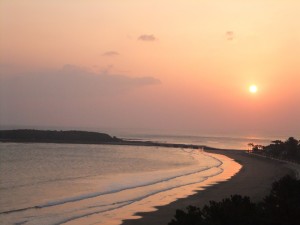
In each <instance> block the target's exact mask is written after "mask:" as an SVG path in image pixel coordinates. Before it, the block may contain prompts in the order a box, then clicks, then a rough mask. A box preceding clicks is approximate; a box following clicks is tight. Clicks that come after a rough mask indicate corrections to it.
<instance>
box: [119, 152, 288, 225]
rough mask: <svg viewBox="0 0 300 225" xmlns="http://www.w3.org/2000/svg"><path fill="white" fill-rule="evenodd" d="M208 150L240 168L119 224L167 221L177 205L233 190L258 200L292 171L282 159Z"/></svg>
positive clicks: (147, 224)
mask: <svg viewBox="0 0 300 225" xmlns="http://www.w3.org/2000/svg"><path fill="white" fill-rule="evenodd" d="M207 152H211V153H217V154H222V155H226V156H228V157H230V158H232V159H234V160H236V161H237V162H238V163H240V164H241V165H243V168H242V169H241V170H240V172H239V173H238V174H237V175H235V176H234V177H232V178H231V179H230V180H229V181H225V182H222V183H219V184H217V185H213V186H209V187H207V188H206V189H205V190H202V191H198V192H197V193H196V194H194V195H191V196H189V197H187V198H184V199H178V200H177V201H175V202H172V203H170V204H168V205H165V206H159V207H157V211H153V212H146V213H139V214H137V215H138V216H141V217H142V218H140V219H135V220H125V221H123V223H122V225H141V224H143V225H167V224H168V222H170V221H171V219H172V218H173V216H174V215H175V211H176V209H185V208H186V207H187V206H189V205H194V206H200V207H202V206H203V205H205V204H207V203H208V202H209V201H210V200H216V201H218V200H221V199H223V198H225V197H229V196H230V195H233V194H240V195H247V196H250V197H251V199H252V200H253V201H258V200H260V199H262V198H263V197H264V196H265V195H267V194H268V193H269V191H270V189H271V184H272V183H273V182H274V181H275V180H278V179H279V178H281V177H282V176H284V175H286V174H289V173H292V170H291V168H288V166H287V165H286V164H285V163H281V162H277V161H274V160H271V159H265V158H260V157H256V156H251V155H248V154H246V153H245V152H242V151H231V150H213V151H212V150H210V151H207Z"/></svg>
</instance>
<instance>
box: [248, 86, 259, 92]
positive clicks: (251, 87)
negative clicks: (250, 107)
mask: <svg viewBox="0 0 300 225" xmlns="http://www.w3.org/2000/svg"><path fill="white" fill-rule="evenodd" d="M249 91H250V92H251V93H252V94H255V93H256V92H257V86H256V85H251V86H250V87H249Z"/></svg>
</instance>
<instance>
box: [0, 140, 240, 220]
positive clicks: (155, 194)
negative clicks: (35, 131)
mask: <svg viewBox="0 0 300 225" xmlns="http://www.w3.org/2000/svg"><path fill="white" fill-rule="evenodd" d="M225 161H226V160H224V158H222V157H221V158H220V156H216V155H212V154H208V153H205V152H203V151H201V150H199V149H180V148H163V147H138V146H117V145H86V144H85V145H81V144H46V143H45V144H39V143H29V144H24V143H0V179H1V182H0V223H1V224H7V225H9V224H19V225H21V224H26V225H30V224H35V225H40V224H43V225H47V224H85V225H86V224H120V223H121V221H122V219H125V218H128V217H129V216H133V214H134V213H136V212H140V211H147V210H148V211H151V210H153V208H152V207H154V206H157V205H161V204H167V203H169V202H171V201H174V200H176V199H177V198H181V197H185V196H187V195H189V194H192V193H191V190H194V189H196V188H197V187H199V185H200V184H201V183H202V184H203V183H204V182H207V181H208V180H209V179H212V178H216V177H218V176H220V174H224V165H225V164H224V162H225ZM227 163H228V162H227ZM231 163H233V162H231ZM236 164H237V163H236ZM238 169H239V168H237V169H236V171H233V173H230V174H227V175H226V176H225V178H223V179H228V178H229V177H230V176H232V175H234V174H235V173H236V172H237V171H238ZM212 180H213V179H212ZM207 185H208V184H207ZM200 186H201V185H200Z"/></svg>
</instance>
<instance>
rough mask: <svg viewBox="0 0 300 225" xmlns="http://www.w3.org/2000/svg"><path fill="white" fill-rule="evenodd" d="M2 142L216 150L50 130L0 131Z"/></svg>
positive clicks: (200, 146) (105, 135) (201, 146)
mask: <svg viewBox="0 0 300 225" xmlns="http://www.w3.org/2000/svg"><path fill="white" fill-rule="evenodd" d="M0 142H16V143H60V144H108V145H134V146H157V147H171V148H193V149H207V150H214V149H216V148H213V147H208V146H205V145H193V144H174V143H161V142H153V141H139V140H129V139H128V140H126V139H121V138H117V137H115V136H113V137H112V136H110V135H108V134H105V133H98V132H88V131H77V130H75V131H56V130H55V131H50V130H28V129H22V130H0Z"/></svg>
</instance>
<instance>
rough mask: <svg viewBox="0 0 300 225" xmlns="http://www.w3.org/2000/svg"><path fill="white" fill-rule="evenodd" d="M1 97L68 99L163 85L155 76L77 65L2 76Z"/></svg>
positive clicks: (106, 94) (107, 94)
mask: <svg viewBox="0 0 300 225" xmlns="http://www.w3.org/2000/svg"><path fill="white" fill-rule="evenodd" d="M0 80H1V83H0V89H1V93H2V94H3V95H2V96H1V98H0V100H1V99H2V98H6V99H10V98H18V99H30V98H40V99H41V98H42V99H43V98H44V99H57V100H59V99H66V98H67V99H69V98H80V99H82V98H91V97H96V98H97V97H103V96H112V95H119V94H123V93H125V92H128V91H130V90H132V89H135V88H139V87H143V86H148V85H156V84H160V81H159V80H158V79H156V78H154V77H150V76H141V77H129V76H127V75H122V74H108V73H105V72H100V73H95V72H91V71H89V70H87V69H85V68H81V67H77V66H74V65H65V66H64V67H63V68H61V69H59V70H44V71H39V72H27V73H23V74H21V75H20V73H18V74H10V75H9V76H6V75H1V76H0Z"/></svg>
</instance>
